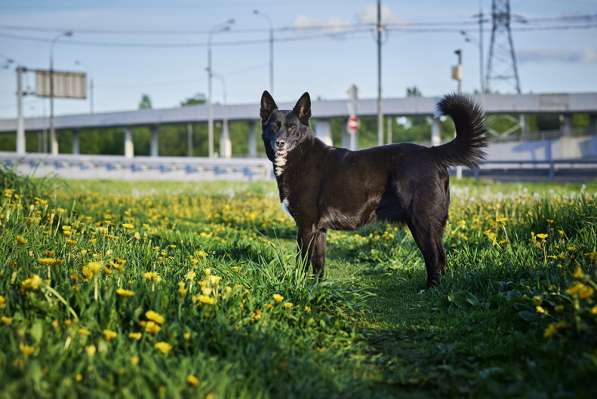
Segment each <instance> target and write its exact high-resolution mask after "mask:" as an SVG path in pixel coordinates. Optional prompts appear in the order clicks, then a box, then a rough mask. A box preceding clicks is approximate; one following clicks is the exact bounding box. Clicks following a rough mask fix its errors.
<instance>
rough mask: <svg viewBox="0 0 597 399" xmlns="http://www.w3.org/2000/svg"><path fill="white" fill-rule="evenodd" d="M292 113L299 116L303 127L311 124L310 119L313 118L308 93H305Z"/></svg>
mask: <svg viewBox="0 0 597 399" xmlns="http://www.w3.org/2000/svg"><path fill="white" fill-rule="evenodd" d="M292 111H293V112H294V113H295V114H296V116H298V118H299V120H300V121H301V123H302V124H303V125H308V124H309V118H311V97H309V93H308V92H304V93H303V95H302V96H301V98H299V100H298V101H297V102H296V105H295V106H294V108H293V109H292Z"/></svg>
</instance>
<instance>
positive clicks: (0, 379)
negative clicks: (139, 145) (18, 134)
mask: <svg viewBox="0 0 597 399" xmlns="http://www.w3.org/2000/svg"><path fill="white" fill-rule="evenodd" d="M452 194H453V204H452V207H451V219H450V223H449V226H448V228H447V234H446V247H447V254H448V272H447V274H446V276H445V278H444V280H443V281H442V283H441V285H440V286H438V287H437V288H434V289H431V290H423V287H424V284H425V271H424V265H423V262H422V259H421V257H420V254H419V252H418V250H417V249H416V246H415V244H414V241H413V240H412V237H411V236H410V233H409V232H408V231H407V230H406V229H403V228H400V227H395V226H389V225H388V226H386V225H375V226H368V227H367V228H364V229H362V230H360V231H357V232H353V233H344V232H332V233H331V234H329V241H328V242H329V245H328V247H329V253H328V266H327V277H326V279H325V280H324V281H322V282H316V281H313V280H312V279H311V278H309V277H308V276H307V277H306V276H305V275H304V274H303V273H301V272H300V269H301V267H300V265H296V261H295V256H294V254H295V243H294V236H295V229H294V223H293V221H292V220H291V219H290V218H288V217H287V216H285V215H284V214H283V213H282V211H281V210H280V209H279V204H278V202H277V194H276V191H275V187H274V186H273V184H270V183H253V184H241V183H196V184H181V183H147V182H146V183H117V182H103V181H94V182H63V181H57V180H47V181H36V182H31V181H29V180H24V179H20V178H16V177H15V176H14V175H12V174H10V173H4V174H2V175H0V347H1V348H2V349H1V350H0V370H2V372H1V373H0V397H7V398H8V397H10V398H14V397H19V396H22V397H33V396H37V397H83V396H84V397H98V398H99V397H102V398H104V397H105V398H107V397H114V396H118V397H125V398H129V397H130V398H133V397H134V398H136V397H140V396H141V397H154V396H159V397H168V398H176V397H197V398H204V397H206V398H227V397H231V398H237V397H241V398H243V397H246V398H267V397H300V398H309V397H316V398H323V397H325V398H329V397H343V398H345V397H367V398H368V397H394V396H401V397H446V396H448V397H496V396H497V397H538V398H542V397H595V395H596V394H597V382H596V381H597V378H596V375H597V374H596V373H597V329H596V327H597V302H596V298H597V294H595V290H597V286H596V281H597V279H596V274H595V273H596V271H595V265H596V262H597V201H596V200H597V186H596V185H595V184H591V185H588V186H582V187H581V186H579V185H578V186H577V185H559V186H550V185H524V186H522V185H512V184H511V185H506V184H497V183H487V182H486V183H483V182H481V183H479V182H470V181H469V182H464V183H461V184H454V186H453V187H452Z"/></svg>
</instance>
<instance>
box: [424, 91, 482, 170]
mask: <svg viewBox="0 0 597 399" xmlns="http://www.w3.org/2000/svg"><path fill="white" fill-rule="evenodd" d="M437 108H438V111H439V113H441V115H448V116H449V117H450V118H452V120H453V121H454V125H455V126H456V138H455V139H454V140H452V141H450V142H449V143H446V144H443V145H440V146H437V147H431V151H433V153H434V156H435V157H436V159H437V160H438V161H439V162H440V163H441V164H442V165H444V166H456V165H464V166H468V167H474V166H477V165H478V164H479V162H481V161H482V160H483V159H485V151H484V150H483V148H484V147H486V146H487V127H486V126H485V114H484V113H483V110H482V109H481V107H480V106H479V105H478V104H476V103H475V102H474V101H473V100H471V99H470V98H468V97H465V96H461V95H458V94H449V95H447V96H445V97H444V98H442V100H441V101H440V102H439V103H438V104H437Z"/></svg>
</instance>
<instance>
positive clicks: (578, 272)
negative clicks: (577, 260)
mask: <svg viewBox="0 0 597 399" xmlns="http://www.w3.org/2000/svg"><path fill="white" fill-rule="evenodd" d="M584 276H585V273H584V272H583V271H582V268H581V267H580V266H576V270H574V277H575V278H583V277H584Z"/></svg>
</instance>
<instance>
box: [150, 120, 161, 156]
mask: <svg viewBox="0 0 597 399" xmlns="http://www.w3.org/2000/svg"><path fill="white" fill-rule="evenodd" d="M149 155H151V156H152V157H157V156H159V155H160V148H159V142H158V126H157V125H155V126H152V127H151V143H150V149H149Z"/></svg>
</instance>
